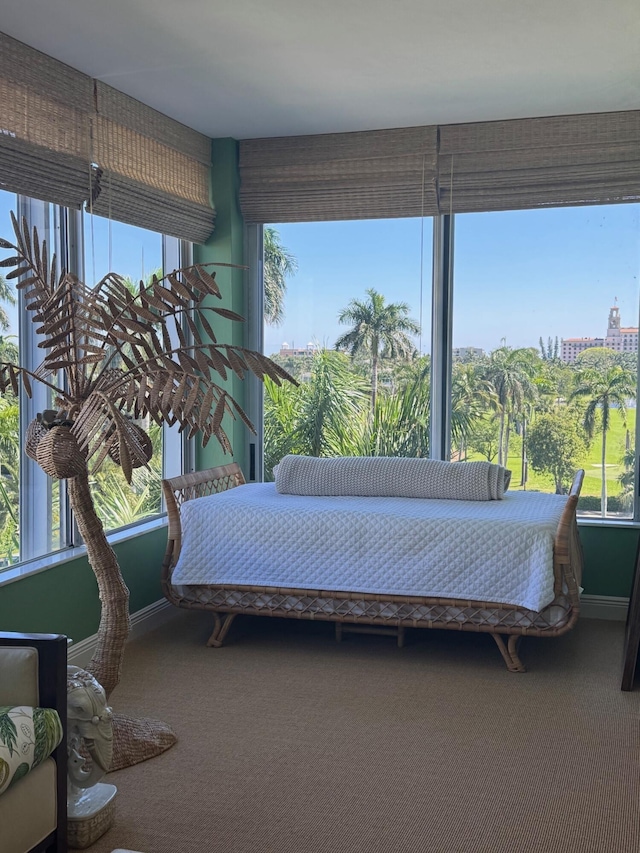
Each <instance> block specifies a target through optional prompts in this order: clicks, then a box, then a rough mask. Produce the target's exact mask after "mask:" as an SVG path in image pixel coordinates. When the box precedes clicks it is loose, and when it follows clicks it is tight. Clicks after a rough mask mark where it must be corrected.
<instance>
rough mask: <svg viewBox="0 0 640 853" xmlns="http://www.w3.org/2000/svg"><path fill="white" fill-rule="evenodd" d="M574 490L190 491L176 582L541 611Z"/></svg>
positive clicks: (549, 595)
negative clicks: (475, 494) (453, 496)
mask: <svg viewBox="0 0 640 853" xmlns="http://www.w3.org/2000/svg"><path fill="white" fill-rule="evenodd" d="M566 501H567V498H566V497H565V496H562V495H549V494H542V493H539V492H507V493H506V495H505V498H504V500H502V501H483V502H480V501H454V500H432V499H421V498H371V497H307V496H300V495H282V494H278V493H277V492H276V489H275V486H274V484H273V483H252V484H247V485H244V486H239V487H237V488H234V489H230V490H229V491H226V492H223V493H221V494H218V495H212V496H210V497H203V498H198V499H196V500H191V501H187V502H186V503H185V504H183V506H182V509H181V517H182V530H183V539H182V549H181V552H180V557H179V560H178V563H177V565H176V567H175V569H174V572H173V575H172V583H173V584H174V585H176V586H192V585H197V586H200V585H208V584H223V585H226V586H271V587H274V586H275V587H289V588H296V589H309V590H311V589H317V590H318V589H323V590H333V591H341V592H369V593H387V594H391V595H424V596H435V597H442V598H461V599H473V600H478V601H495V602H500V603H506V604H514V605H517V606H519V607H525V608H527V609H529V610H536V611H537V610H542V609H543V608H544V607H546V605H547V604H549V603H550V602H551V601H552V600H553V597H554V595H553V540H554V536H555V532H556V528H557V525H558V522H559V520H560V516H561V514H562V511H563V509H564V507H565V504H566Z"/></svg>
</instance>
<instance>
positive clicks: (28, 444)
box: [24, 418, 48, 462]
mask: <svg viewBox="0 0 640 853" xmlns="http://www.w3.org/2000/svg"><path fill="white" fill-rule="evenodd" d="M47 432H48V429H47V428H46V427H45V425H44V424H43V423H41V422H40V421H39V420H38V418H34V419H33V420H32V421H30V422H29V425H28V426H27V431H26V434H25V437H24V452H25V453H26V454H27V456H28V457H29V458H30V459H33V461H34V462H37V461H38V457H37V455H36V451H37V450H38V445H39V444H40V441H41V440H42V439H43V438H44V437H45V435H46V434H47Z"/></svg>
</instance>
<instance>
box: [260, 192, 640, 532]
mask: <svg viewBox="0 0 640 853" xmlns="http://www.w3.org/2000/svg"><path fill="white" fill-rule="evenodd" d="M433 222H437V223H438V228H437V230H436V234H435V238H434V234H433V231H434V229H433V227H432V223H433ZM439 241H440V242H439ZM263 244H264V245H263V258H264V270H263V278H264V297H263V298H264V317H265V325H264V329H263V335H264V352H265V353H266V354H267V355H270V356H271V357H273V358H275V359H276V360H277V361H278V362H279V363H281V364H282V365H283V366H284V367H286V368H287V369H288V370H289V371H290V372H291V373H292V374H293V375H294V376H295V377H296V378H297V379H298V380H299V381H300V387H299V388H297V389H296V388H291V387H289V386H285V387H284V388H280V389H279V388H275V387H274V386H272V385H271V384H270V383H267V385H266V390H265V396H264V476H265V478H266V479H270V478H271V476H272V473H271V472H272V467H273V465H274V464H275V463H277V461H278V460H279V459H280V458H281V457H282V456H283V455H284V454H285V453H287V452H297V453H309V454H312V455H342V454H345V455H353V454H378V455H432V456H436V457H442V458H450V459H452V460H459V461H466V460H474V459H487V460H490V461H492V462H499V463H500V464H503V465H505V466H506V467H508V468H509V469H510V470H511V471H512V479H511V488H513V489H529V490H538V491H551V492H563V491H566V489H567V488H568V487H569V485H570V483H571V480H572V476H573V473H574V472H575V470H576V469H577V468H584V469H585V474H586V476H585V480H584V485H583V489H582V496H581V499H580V504H579V512H580V513H581V514H582V515H583V516H585V517H592V518H598V517H600V518H602V517H606V518H609V519H619V520H624V519H631V518H634V517H636V518H637V517H638V512H639V508H638V506H637V504H638V501H637V500H636V499H634V495H636V494H637V492H638V486H637V476H636V463H635V459H636V455H637V454H636V398H637V387H638V369H637V367H638V334H639V333H638V325H639V319H638V318H639V307H640V306H639V301H640V300H639V295H640V294H639V290H638V280H639V274H640V205H637V204H635V205H634V204H623V205H607V206H601V207H594V206H592V207H568V208H562V209H544V210H531V211H508V212H500V213H478V214H458V215H456V216H455V217H453V216H443V217H441V218H440V219H438V220H431V219H424V220H411V219H400V220H392V221H364V222H333V223H308V224H297V225H275V226H265V228H264V229H263ZM432 246H433V251H434V253H435V255H436V258H435V262H432ZM258 247H259V244H258ZM438 254H439V255H440V256H441V257H438ZM432 268H433V282H432ZM283 284H284V285H285V286H284V287H283V286H282V285H283ZM374 292H375V293H376V294H379V295H380V296H381V297H382V298H383V299H382V301H381V302H380V303H379V306H380V307H381V308H382V306H383V305H384V306H389V304H394V303H406V304H407V306H408V312H407V315H406V316H407V317H409V318H411V319H415V320H416V321H417V323H418V325H419V327H420V332H418V333H417V334H413V335H412V336H411V337H412V342H413V351H412V352H411V354H410V356H409V357H408V358H407V357H405V355H404V354H402V353H396V354H392V353H391V352H390V351H389V350H387V351H384V348H383V346H382V345H381V343H380V342H378V354H379V358H378V359H377V364H376V365H375V370H374V362H375V361H376V359H375V358H374V355H375V352H374V350H372V348H371V346H370V344H365V343H364V341H365V340H366V335H365V331H366V326H367V322H369V321H370V320H371V313H372V312H373V311H374V305H373V304H372V303H371V299H372V294H373V293H374ZM274 301H275V304H274ZM432 317H434V318H435V324H434V328H433V330H432V329H431V322H430V321H431V318H432ZM341 318H342V322H341ZM442 389H444V393H440V392H441V391H442ZM430 395H431V396H430ZM372 397H375V402H374V403H373V405H372ZM440 423H441V424H442V425H443V432H442V435H443V438H442V440H441V441H438V429H437V427H438V424H440Z"/></svg>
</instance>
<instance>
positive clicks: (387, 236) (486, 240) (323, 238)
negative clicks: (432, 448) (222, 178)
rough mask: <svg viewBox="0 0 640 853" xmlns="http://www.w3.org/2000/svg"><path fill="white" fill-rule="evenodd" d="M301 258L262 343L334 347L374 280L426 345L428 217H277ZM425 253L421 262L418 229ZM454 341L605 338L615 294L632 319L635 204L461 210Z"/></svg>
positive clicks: (638, 213) (269, 347)
mask: <svg viewBox="0 0 640 853" xmlns="http://www.w3.org/2000/svg"><path fill="white" fill-rule="evenodd" d="M274 227H275V229H276V230H277V231H278V233H279V235H280V239H281V242H282V244H283V245H284V246H285V247H286V248H287V249H288V250H289V251H290V252H291V253H292V254H293V255H295V257H296V258H297V260H298V267H299V269H298V273H297V274H296V275H295V277H293V278H291V279H290V281H289V285H288V293H287V300H286V318H285V322H284V323H283V325H282V326H280V327H276V328H274V327H269V326H267V327H266V328H265V351H266V352H267V353H272V352H275V351H276V350H278V349H279V348H280V345H281V343H282V342H283V341H286V342H287V343H288V344H289V345H290V346H293V345H294V344H295V346H305V345H306V344H307V343H308V342H314V341H315V342H319V343H326V344H328V345H332V344H333V343H334V341H335V339H336V338H337V337H338V336H339V335H340V334H341V333H343V332H344V331H345V330H346V327H345V326H341V325H340V324H339V323H338V321H337V316H338V313H339V312H340V310H341V309H342V308H344V307H346V305H347V304H348V303H349V301H350V299H352V298H357V299H361V298H364V297H365V291H366V290H367V288H370V287H374V288H375V289H376V290H378V291H379V292H380V293H382V294H384V295H385V297H386V298H387V301H389V302H390V301H394V302H407V303H408V304H409V306H410V312H411V316H412V317H414V318H415V319H416V320H420V291H421V282H422V306H423V312H422V323H423V339H422V343H423V347H422V349H423V351H425V352H428V350H429V334H430V310H431V263H432V247H431V241H432V226H431V220H429V219H426V220H425V222H424V226H423V225H422V223H421V221H420V220H418V219H401V220H387V221H375V220H372V221H362V222H336V223H302V224H291V225H274ZM422 228H423V236H424V260H423V263H422V267H421V263H420V242H421V229H422ZM455 239H456V251H455V258H454V330H453V333H454V346H477V347H481V348H483V349H485V350H487V351H488V350H491V349H494V348H495V347H497V346H500V343H501V339H502V338H506V342H507V344H508V345H510V346H513V347H519V346H535V347H537V346H538V340H539V338H540V336H542V337H543V338H544V340H545V341H546V339H547V337H548V336H551V337H555V336H556V335H557V336H558V338H563V337H565V338H568V337H581V336H603V335H604V334H605V333H606V322H607V316H608V313H609V308H610V306H611V305H612V303H613V300H614V298H615V297H617V298H618V305H619V307H620V315H621V318H622V324H623V325H626V326H636V325H638V293H639V291H638V277H639V272H640V205H608V206H603V207H575V208H565V209H555V210H535V211H514V212H507V213H485V214H464V215H462V214H460V215H458V216H457V217H456V222H455Z"/></svg>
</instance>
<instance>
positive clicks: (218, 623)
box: [162, 463, 584, 672]
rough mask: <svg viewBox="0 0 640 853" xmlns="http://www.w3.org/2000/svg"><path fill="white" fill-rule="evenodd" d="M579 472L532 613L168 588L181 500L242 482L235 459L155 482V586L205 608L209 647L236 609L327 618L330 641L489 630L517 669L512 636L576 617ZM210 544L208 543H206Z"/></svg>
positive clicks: (369, 597) (290, 592)
mask: <svg viewBox="0 0 640 853" xmlns="http://www.w3.org/2000/svg"><path fill="white" fill-rule="evenodd" d="M583 477H584V471H582V470H581V471H578V473H577V474H576V476H575V478H574V481H573V485H572V487H571V491H570V495H569V499H568V501H567V504H566V507H565V509H564V512H563V514H562V517H561V519H560V522H559V524H558V528H557V531H556V535H555V541H554V553H553V566H554V576H555V581H554V593H555V598H554V600H553V602H552V603H551V604H550V605H548V606H547V607H545V608H544V610H542V611H540V612H539V613H538V612H534V611H531V610H525V609H524V608H521V607H517V606H515V605H511V604H497V603H495V602H486V601H464V600H461V599H445V598H429V597H422V596H399V595H386V594H379V595H378V594H371V593H350V592H335V591H330V590H318V589H312V590H309V589H289V588H280V587H265V586H227V585H217V584H216V585H208V586H194V587H176V586H173V585H172V583H171V574H172V571H173V567H174V566H175V564H176V562H177V559H178V556H179V554H180V546H181V540H182V527H181V521H180V507H181V505H182V504H183V503H184V502H185V501H187V500H192V499H194V498H198V497H203V496H204V495H211V494H216V493H218V492H223V491H226V490H227V489H231V488H234V487H235V486H240V485H242V484H243V483H244V482H245V480H244V477H243V476H242V471H241V470H240V467H239V466H238V465H237V464H236V463H233V464H230V465H222V466H219V467H217V468H209V469H208V470H206V471H198V472H196V473H193V474H184V475H182V476H180V477H173V478H172V479H169V480H163V481H162V488H163V491H164V496H165V501H166V505H167V513H168V519H169V527H168V540H167V549H166V552H165V557H164V561H163V564H162V590H163V593H164V595H165V597H166V598H167V599H168V600H169V601H170V602H171V603H172V604H174V605H176V607H183V608H187V609H193V610H209V611H211V612H212V613H213V617H214V620H215V624H214V630H213V633H212V634H211V637H210V638H209V640H208V643H207V645H209V646H215V647H219V646H222V644H223V642H224V640H225V637H226V636H227V633H228V631H229V628H230V627H231V623H232V622H233V620H234V618H235V616H236V615H237V614H238V613H244V614H250V615H259V616H280V617H287V618H296V619H316V620H317V619H320V620H325V621H333V622H335V623H336V637H337V639H340V638H341V636H342V632H343V631H358V630H360V631H363V632H364V631H366V632H374V633H394V634H396V635H397V637H398V645H402V643H403V640H404V629H405V628H407V627H410V628H444V629H447V630H456V631H480V632H484V633H489V634H491V636H492V637H493V638H494V640H495V641H496V644H497V646H498V648H499V649H500V652H501V654H502V657H503V658H504V661H505V663H506V665H507V667H508V669H509V670H510V671H511V672H524V671H525V668H524V666H523V664H522V662H521V660H520V658H519V657H518V648H517V646H518V641H519V640H520V637H522V636H525V635H526V636H531V637H557V636H558V635H560V634H564V633H566V632H567V631H568V630H569V629H570V628H572V627H573V626H574V625H575V623H576V620H577V618H578V613H579V610H580V581H581V577H582V548H581V546H580V540H579V537H578V527H577V523H576V507H577V503H578V496H579V494H580V489H581V487H582V480H583ZM213 547H215V543H212V548H213Z"/></svg>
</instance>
